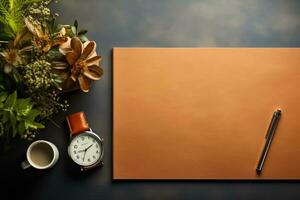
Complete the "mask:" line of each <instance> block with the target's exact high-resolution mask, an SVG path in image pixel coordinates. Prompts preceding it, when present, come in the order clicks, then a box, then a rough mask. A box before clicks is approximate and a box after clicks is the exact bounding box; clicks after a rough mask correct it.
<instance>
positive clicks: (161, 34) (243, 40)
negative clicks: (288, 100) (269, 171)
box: [0, 0, 300, 200]
mask: <svg viewBox="0 0 300 200" xmlns="http://www.w3.org/2000/svg"><path fill="white" fill-rule="evenodd" d="M53 7H54V9H53V10H55V11H56V12H58V13H59V14H60V21H61V22H62V23H63V22H65V23H73V21H74V19H77V20H78V21H79V26H80V27H82V28H86V29H88V30H89V34H88V36H89V37H90V39H94V40H96V41H97V44H98V47H97V48H98V52H100V53H101V54H102V56H103V58H104V60H103V66H104V70H105V75H104V77H103V79H102V80H101V81H99V82H97V83H96V84H95V85H93V89H92V90H91V92H90V93H89V94H83V93H80V92H74V93H71V94H70V96H69V99H70V101H69V102H70V104H71V108H70V109H69V111H68V112H67V113H61V114H59V115H58V116H57V117H56V118H55V121H56V122H57V123H58V124H60V125H61V126H62V127H64V128H62V129H59V128H56V127H55V126H53V125H52V124H50V123H49V124H48V126H47V128H46V129H45V130H44V131H43V132H42V133H41V134H40V135H39V138H42V139H48V140H50V141H52V142H54V143H55V144H56V145H57V146H58V148H59V150H60V159H59V162H58V163H57V165H56V166H55V167H54V168H53V169H50V170H48V171H35V170H32V169H28V170H27V171H22V170H21V169H20V168H19V164H20V162H21V160H23V158H24V155H25V150H26V147H27V146H28V144H29V143H26V142H25V143H24V142H22V143H20V144H19V145H18V146H16V147H15V148H13V149H11V150H10V152H8V154H6V156H4V157H2V158H0V166H1V170H0V181H1V187H0V192H1V199H14V198H13V197H17V196H18V197H22V199H31V200H34V199H56V200H58V199H63V200H65V199H73V200H75V199H300V182H253V181H184V182H180V181H151V182H150V181H142V182H137V181H131V182H126V181H123V182H113V181H112V178H111V177H112V176H111V171H112V163H111V160H112V159H111V156H112V145H111V136H112V129H111V127H112V120H111V119H112V96H111V95H112V92H111V89H112V88H111V81H112V77H111V71H112V63H111V49H112V47H133V46H138V47H215V46H217V47H299V46H300V12H299V10H300V1H298V0H84V1H83V0H60V2H59V3H58V4H54V5H53ZM299 67H300V66H299ZM186 68H187V69H186V70H188V66H186ZM299 103H300V102H299ZM80 110H82V111H85V112H86V114H87V116H88V118H89V121H90V125H91V126H92V127H93V129H94V130H95V131H97V132H99V133H100V135H102V136H104V138H105V159H104V162H105V166H104V168H102V169H99V170H96V171H93V172H90V173H86V174H84V173H81V172H79V171H76V169H75V168H74V167H72V164H71V163H70V160H69V158H68V156H67V144H68V137H67V131H66V129H65V126H64V117H65V116H66V115H67V114H68V113H72V112H75V111H80ZM187 170H188V169H187ZM299 170H300V169H299ZM4 195H8V196H7V197H4Z"/></svg>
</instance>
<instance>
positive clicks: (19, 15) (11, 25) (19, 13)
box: [0, 0, 44, 37]
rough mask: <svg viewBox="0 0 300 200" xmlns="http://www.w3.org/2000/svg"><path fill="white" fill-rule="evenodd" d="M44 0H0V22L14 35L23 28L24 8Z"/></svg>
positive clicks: (9, 34)
mask: <svg viewBox="0 0 300 200" xmlns="http://www.w3.org/2000/svg"><path fill="white" fill-rule="evenodd" d="M42 1H44V0H0V13H1V14H2V16H0V22H1V23H2V24H3V25H4V31H5V33H6V34H7V35H8V36H10V37H14V36H15V35H16V34H17V33H18V32H20V31H21V30H22V28H23V24H24V22H23V10H22V9H24V7H25V6H26V5H28V4H31V3H39V2H42Z"/></svg>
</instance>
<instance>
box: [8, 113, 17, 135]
mask: <svg viewBox="0 0 300 200" xmlns="http://www.w3.org/2000/svg"><path fill="white" fill-rule="evenodd" d="M9 119H10V126H11V128H12V133H13V137H15V136H16V134H17V129H16V128H17V127H16V124H17V119H16V116H15V115H14V113H13V112H9Z"/></svg>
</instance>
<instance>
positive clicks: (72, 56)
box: [66, 52, 78, 65]
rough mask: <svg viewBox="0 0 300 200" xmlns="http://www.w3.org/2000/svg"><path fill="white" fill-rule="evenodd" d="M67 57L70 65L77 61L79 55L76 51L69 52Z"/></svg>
mask: <svg viewBox="0 0 300 200" xmlns="http://www.w3.org/2000/svg"><path fill="white" fill-rule="evenodd" d="M66 59H67V61H68V63H69V64H70V65H73V64H74V63H75V62H76V61H77V59H78V56H77V54H75V53H74V52H67V53H66Z"/></svg>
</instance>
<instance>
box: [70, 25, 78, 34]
mask: <svg viewBox="0 0 300 200" xmlns="http://www.w3.org/2000/svg"><path fill="white" fill-rule="evenodd" d="M71 31H72V33H73V34H74V35H77V29H76V27H75V26H71Z"/></svg>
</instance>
